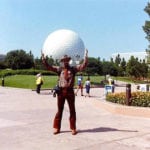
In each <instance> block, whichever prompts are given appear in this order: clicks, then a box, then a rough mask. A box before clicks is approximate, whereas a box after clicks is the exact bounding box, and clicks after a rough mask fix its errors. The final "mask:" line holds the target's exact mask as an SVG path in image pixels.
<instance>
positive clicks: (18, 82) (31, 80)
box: [4, 75, 104, 89]
mask: <svg viewBox="0 0 150 150" xmlns="http://www.w3.org/2000/svg"><path fill="white" fill-rule="evenodd" d="M86 78H87V77H86V76H84V77H83V79H84V80H83V81H84V82H85V80H86ZM43 79H44V84H43V85H42V88H53V87H54V86H55V85H56V83H57V79H58V77H57V76H43ZM90 79H91V83H92V84H99V83H100V81H101V80H104V76H91V77H90ZM76 80H77V77H76ZM4 81H5V82H4V85H5V86H7V87H17V88H25V89H35V88H36V84H35V81H36V76H34V75H14V76H7V77H5V80H4ZM75 82H76V81H75ZM76 83H77V82H76ZM76 83H75V85H76Z"/></svg>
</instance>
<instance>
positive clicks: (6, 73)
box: [0, 69, 55, 77]
mask: <svg viewBox="0 0 150 150" xmlns="http://www.w3.org/2000/svg"><path fill="white" fill-rule="evenodd" d="M39 72H40V73H42V75H55V73H53V72H51V71H44V70H35V69H19V70H12V69H5V70H0V77H6V76H11V75H36V74H38V73H39Z"/></svg>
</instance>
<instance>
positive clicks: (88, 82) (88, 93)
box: [85, 77, 91, 97]
mask: <svg viewBox="0 0 150 150" xmlns="http://www.w3.org/2000/svg"><path fill="white" fill-rule="evenodd" d="M90 88H91V83H90V78H89V77H88V78H87V79H86V81H85V90H86V95H85V97H87V96H88V97H90Z"/></svg>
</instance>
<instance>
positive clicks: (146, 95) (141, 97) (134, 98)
mask: <svg viewBox="0 0 150 150" xmlns="http://www.w3.org/2000/svg"><path fill="white" fill-rule="evenodd" d="M106 100H107V101H110V102H113V103H118V104H122V105H125V104H126V93H125V92H121V93H109V94H107V96H106ZM131 106H141V107H150V92H132V93H131Z"/></svg>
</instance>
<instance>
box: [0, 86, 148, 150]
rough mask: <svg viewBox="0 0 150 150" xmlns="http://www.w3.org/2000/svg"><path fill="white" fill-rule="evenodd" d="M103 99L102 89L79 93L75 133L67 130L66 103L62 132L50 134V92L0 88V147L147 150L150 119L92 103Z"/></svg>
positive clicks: (52, 101) (12, 149) (53, 100)
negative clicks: (118, 112)
mask: <svg viewBox="0 0 150 150" xmlns="http://www.w3.org/2000/svg"><path fill="white" fill-rule="evenodd" d="M124 90H125V87H119V88H118V89H116V91H124ZM104 99H105V97H104V89H103V88H92V89H91V97H90V98H85V97H84V96H80V93H79V94H78V96H76V112H77V129H78V134H77V135H75V136H73V135H72V134H71V132H70V130H69V121H68V117H69V110H68V106H67V103H66V104H65V108H64V113H63V119H62V130H61V131H62V132H61V133H60V134H58V135H53V128H52V122H53V118H54V115H55V113H56V98H54V97H53V96H52V95H51V94H50V93H49V91H47V90H46V91H42V92H41V94H40V95H38V94H36V92H35V91H31V90H27V89H17V88H7V87H0V150H60V149H61V150H113V149H115V150H150V118H148V117H147V118H146V117H133V116H127V115H120V114H116V113H111V112H109V111H107V110H105V109H103V108H101V107H99V106H98V105H95V101H96V102H100V101H105V100H104ZM97 104H98V103H97ZM148 109H149V108H148Z"/></svg>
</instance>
